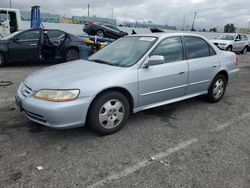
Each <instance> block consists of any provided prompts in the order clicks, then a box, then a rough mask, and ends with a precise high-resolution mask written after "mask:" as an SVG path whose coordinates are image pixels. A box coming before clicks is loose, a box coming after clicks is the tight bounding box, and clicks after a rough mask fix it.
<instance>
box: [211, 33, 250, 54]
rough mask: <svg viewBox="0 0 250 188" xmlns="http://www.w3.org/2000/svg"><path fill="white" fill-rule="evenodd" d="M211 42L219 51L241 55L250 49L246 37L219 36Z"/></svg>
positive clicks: (233, 35)
mask: <svg viewBox="0 0 250 188" xmlns="http://www.w3.org/2000/svg"><path fill="white" fill-rule="evenodd" d="M212 42H213V43H214V44H215V45H216V46H218V47H219V48H220V49H221V50H227V51H234V52H241V53H242V54H245V53H247V51H248V49H249V47H250V46H249V40H248V37H247V36H246V35H241V34H236V33H233V34H232V33H225V34H221V35H219V36H218V37H216V38H215V39H213V40H212Z"/></svg>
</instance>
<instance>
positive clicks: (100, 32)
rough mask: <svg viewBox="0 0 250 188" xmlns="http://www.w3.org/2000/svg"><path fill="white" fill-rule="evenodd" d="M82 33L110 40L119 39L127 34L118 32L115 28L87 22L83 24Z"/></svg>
mask: <svg viewBox="0 0 250 188" xmlns="http://www.w3.org/2000/svg"><path fill="white" fill-rule="evenodd" d="M83 32H85V33H87V34H89V35H97V36H98V37H106V38H112V39H118V38H121V37H123V36H125V35H127V34H128V33H126V32H123V31H121V30H119V29H118V28H117V27H115V26H113V25H111V24H106V23H99V22H87V23H85V24H84V28H83Z"/></svg>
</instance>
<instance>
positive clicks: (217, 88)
mask: <svg viewBox="0 0 250 188" xmlns="http://www.w3.org/2000/svg"><path fill="white" fill-rule="evenodd" d="M226 86H227V81H226V78H225V76H223V75H222V74H219V75H217V76H216V77H215V78H214V80H213V82H212V84H211V85H210V87H209V90H208V94H207V99H208V101H210V102H213V103H215V102H219V101H220V100H221V99H222V97H223V96H224V94H225V91H226Z"/></svg>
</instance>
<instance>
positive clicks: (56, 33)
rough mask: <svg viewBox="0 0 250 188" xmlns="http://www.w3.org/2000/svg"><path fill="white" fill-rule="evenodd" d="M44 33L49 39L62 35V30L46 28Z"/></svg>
mask: <svg viewBox="0 0 250 188" xmlns="http://www.w3.org/2000/svg"><path fill="white" fill-rule="evenodd" d="M46 33H47V35H48V37H49V38H50V39H57V38H60V37H62V36H64V32H63V31H59V30H48V31H46Z"/></svg>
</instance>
